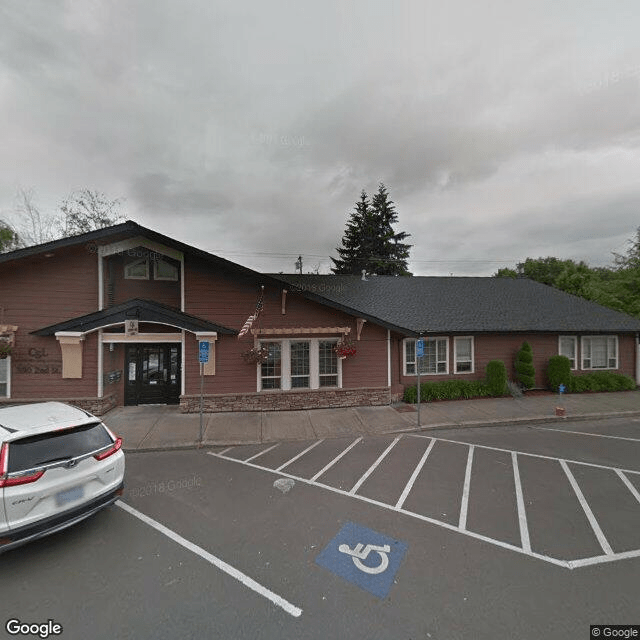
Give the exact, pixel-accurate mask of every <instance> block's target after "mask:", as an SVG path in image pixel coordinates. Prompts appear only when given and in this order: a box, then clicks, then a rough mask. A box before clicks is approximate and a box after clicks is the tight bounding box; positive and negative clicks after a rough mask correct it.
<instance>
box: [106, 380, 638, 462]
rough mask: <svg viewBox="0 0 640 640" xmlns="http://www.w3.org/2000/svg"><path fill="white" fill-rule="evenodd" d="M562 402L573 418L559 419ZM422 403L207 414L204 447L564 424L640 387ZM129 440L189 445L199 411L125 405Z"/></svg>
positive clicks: (604, 412)
mask: <svg viewBox="0 0 640 640" xmlns="http://www.w3.org/2000/svg"><path fill="white" fill-rule="evenodd" d="M557 406H563V407H564V408H565V409H566V417H565V418H561V417H556V415H555V408H556V407H557ZM414 408H415V405H404V404H403V405H394V406H384V407H348V408H343V409H311V410H306V411H263V412H259V411H239V412H228V413H205V414H204V415H203V433H204V438H203V445H204V446H214V445H235V444H256V443H261V442H275V441H279V440H314V439H317V438H336V437H340V436H352V435H354V436H358V435H360V436H361V435H380V434H385V433H401V432H404V431H416V430H428V429H437V428H440V429H441V428H451V427H480V426H492V425H501V424H503V425H507V424H514V423H515V424H517V423H528V422H564V421H566V420H586V419H598V418H606V417H615V416H619V417H630V416H640V391H622V392H616V393H587V394H575V395H567V396H563V397H562V399H560V398H559V396H557V395H544V396H534V397H529V398H483V399H480V400H456V401H450V402H433V403H425V404H422V406H421V408H420V427H418V424H417V415H418V414H417V412H416V411H415V409H414ZM104 421H105V423H106V424H107V426H108V427H109V428H110V429H111V430H112V431H114V432H115V433H117V434H118V435H120V436H121V437H122V438H123V440H124V449H125V451H153V450H163V449H173V448H190V447H195V446H197V444H198V439H199V437H200V414H198V413H180V411H179V409H178V407H176V406H166V405H143V406H138V407H118V408H116V409H113V410H111V411H110V412H109V413H107V414H106V415H105V417H104Z"/></svg>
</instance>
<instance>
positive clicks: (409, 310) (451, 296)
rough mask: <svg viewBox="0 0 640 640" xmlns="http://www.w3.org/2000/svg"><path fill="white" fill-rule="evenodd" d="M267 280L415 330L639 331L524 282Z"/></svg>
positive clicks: (631, 321)
mask: <svg viewBox="0 0 640 640" xmlns="http://www.w3.org/2000/svg"><path fill="white" fill-rule="evenodd" d="M269 275H271V276H272V277H274V278H279V279H281V280H284V281H285V282H287V283H289V284H291V285H294V286H293V287H292V288H291V289H290V291H291V292H294V291H296V290H297V291H299V292H305V295H307V296H308V297H311V298H315V297H316V296H320V297H321V298H325V299H326V300H327V301H328V302H329V303H330V304H332V306H333V305H335V306H338V307H339V308H343V309H345V310H346V309H347V308H348V309H352V310H353V311H356V312H360V313H362V314H363V315H365V316H368V317H370V318H377V319H379V320H380V321H381V322H382V323H383V324H384V325H386V326H389V325H392V326H394V327H397V328H398V329H399V330H402V329H404V330H407V331H409V332H420V331H425V332H428V333H431V334H433V333H479V332H499V333H505V332H525V331H536V332H537V331H545V332H554V333H555V332H571V333H575V332H589V333H601V332H616V333H622V332H634V331H640V320H639V319H637V318H634V317H632V316H629V315H626V314H624V313H619V312H618V311H613V310H612V309H608V308H606V307H603V306H601V305H599V304H596V303H594V302H589V301H588V300H584V299H583V298H579V297H577V296H573V295H571V294H568V293H565V292H564V291H560V290H558V289H554V288H553V287H549V286H547V285H544V284H540V283H539V282H535V281H533V280H529V279H524V278H523V279H520V278H518V279H512V278H455V277H450V278H448V277H420V276H413V277H397V278H396V277H392V276H367V280H366V281H362V279H361V277H360V276H339V275H327V276H324V275H293V274H275V273H274V274H269Z"/></svg>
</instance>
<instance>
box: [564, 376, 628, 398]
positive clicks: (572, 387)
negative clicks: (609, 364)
mask: <svg viewBox="0 0 640 640" xmlns="http://www.w3.org/2000/svg"><path fill="white" fill-rule="evenodd" d="M635 388H636V381H635V380H634V379H633V378H632V377H631V376H625V375H622V374H621V373H612V372H611V371H595V372H594V373H585V374H584V375H581V376H571V378H570V380H569V384H568V390H569V391H570V392H571V393H582V392H584V391H631V390H633V389H635Z"/></svg>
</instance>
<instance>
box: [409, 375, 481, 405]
mask: <svg viewBox="0 0 640 640" xmlns="http://www.w3.org/2000/svg"><path fill="white" fill-rule="evenodd" d="M488 395H490V394H489V390H488V388H487V385H486V384H485V383H484V382H483V381H482V380H471V381H465V380H444V381H441V382H423V383H422V384H421V385H420V402H432V401H434V400H458V399H460V398H465V399H466V398H476V397H484V396H488ZM403 400H404V402H408V403H411V404H415V403H416V402H417V401H418V390H417V387H415V386H414V387H407V388H406V389H405V391H404V396H403Z"/></svg>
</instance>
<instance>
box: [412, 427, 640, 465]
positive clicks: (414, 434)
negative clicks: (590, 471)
mask: <svg viewBox="0 0 640 640" xmlns="http://www.w3.org/2000/svg"><path fill="white" fill-rule="evenodd" d="M406 435H407V436H408V437H410V438H431V436H421V435H418V434H416V433H407V434H406ZM435 439H436V440H438V441H442V442H453V443H454V444H464V445H467V447H468V446H469V445H470V444H472V443H471V442H464V441H462V440H449V439H447V438H435ZM473 446H474V447H477V448H478V449H488V450H489V451H504V452H505V453H517V454H518V455H519V456H529V457H531V458H541V459H542V460H554V461H555V462H557V461H558V460H560V458H558V457H554V456H545V455H542V454H541V453H529V452H528V451H515V450H514V449H502V448H500V447H489V446H487V445H485V444H477V443H473ZM565 460H567V462H570V463H571V464H581V465H583V466H585V467H595V468H596V469H617V468H619V467H607V466H606V465H604V464H595V463H593V462H582V460H568V459H566V458H565ZM620 471H624V472H625V473H636V474H640V471H638V470H637V469H620Z"/></svg>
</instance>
